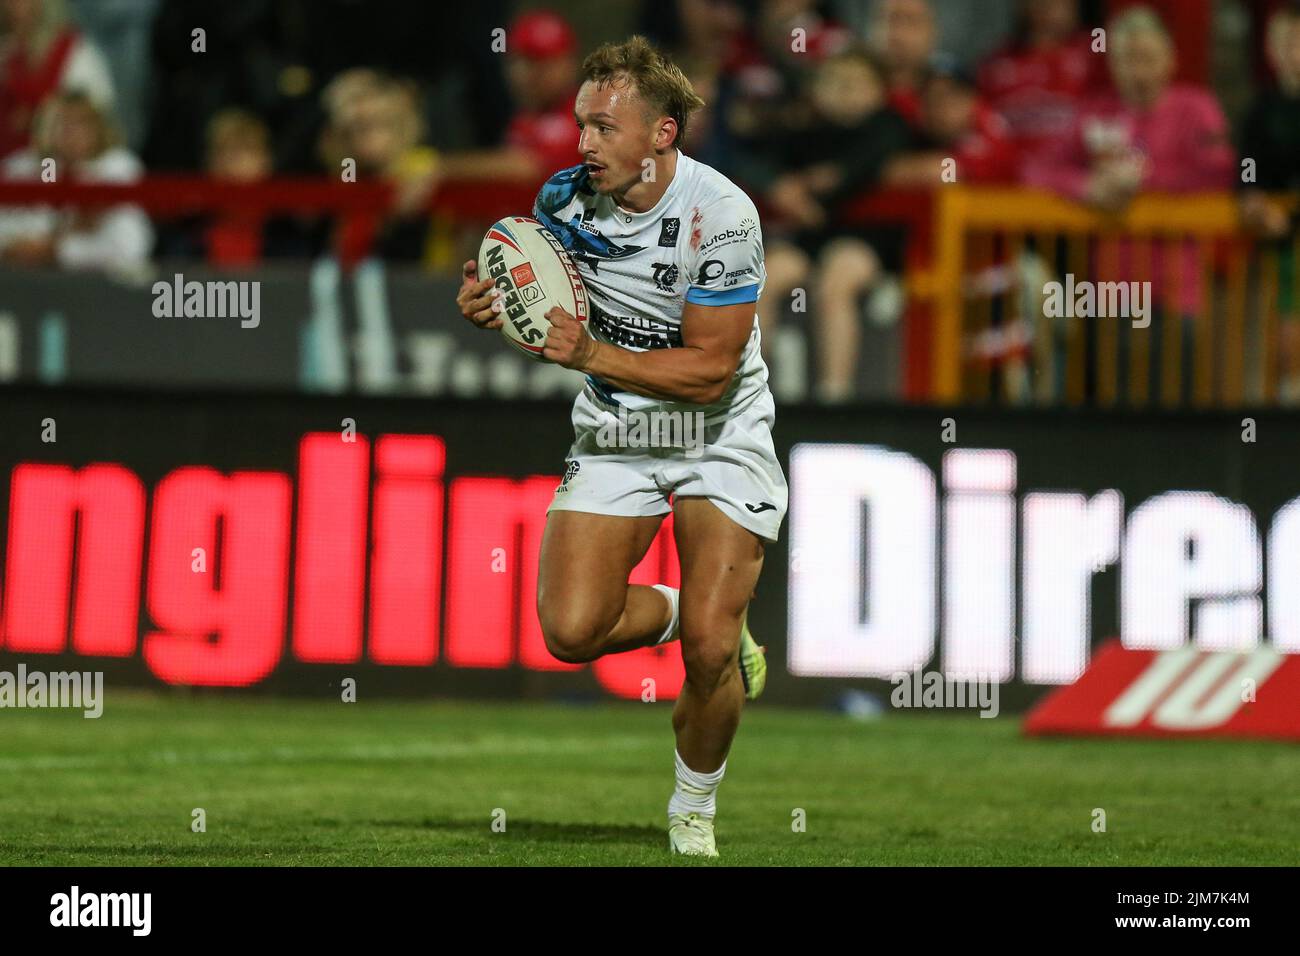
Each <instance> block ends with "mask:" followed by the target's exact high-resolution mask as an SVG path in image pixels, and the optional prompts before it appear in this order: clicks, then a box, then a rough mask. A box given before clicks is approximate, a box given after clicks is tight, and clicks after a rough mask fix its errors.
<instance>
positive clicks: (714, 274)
mask: <svg viewBox="0 0 1300 956" xmlns="http://www.w3.org/2000/svg"><path fill="white" fill-rule="evenodd" d="M726 271H727V267H726V266H725V265H723V264H722V260H721V259H709V260H708V261H707V262H705V263H704V265H702V266H700V281H701V282H712V281H713V280H714V279H717V278H719V277H720V276H721V275H722V274H723V273H724V272H726Z"/></svg>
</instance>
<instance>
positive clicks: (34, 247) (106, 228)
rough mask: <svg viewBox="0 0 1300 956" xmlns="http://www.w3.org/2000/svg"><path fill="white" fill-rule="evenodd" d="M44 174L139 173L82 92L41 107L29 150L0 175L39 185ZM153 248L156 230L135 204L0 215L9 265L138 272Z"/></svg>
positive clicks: (79, 177)
mask: <svg viewBox="0 0 1300 956" xmlns="http://www.w3.org/2000/svg"><path fill="white" fill-rule="evenodd" d="M46 160H52V161H53V165H52V166H49V165H47V163H46ZM46 169H51V170H52V171H53V174H54V176H55V180H56V181H59V182H81V183H134V182H137V181H138V180H139V179H140V178H141V177H142V176H143V175H144V167H143V166H142V165H141V163H140V160H139V159H137V158H136V157H135V155H134V154H132V153H131V152H129V151H128V150H127V149H125V148H124V147H122V146H120V145H118V136H117V132H116V130H115V129H114V127H113V125H112V123H111V121H110V120H109V118H108V117H107V116H105V115H104V113H103V112H102V111H101V110H100V108H99V107H98V106H97V105H96V104H95V102H94V101H93V100H91V99H90V97H88V96H87V95H86V94H84V93H80V92H67V93H57V94H55V96H54V97H53V98H52V99H50V100H48V101H47V102H46V103H45V105H44V106H42V107H41V109H40V112H38V113H37V116H36V123H35V126H34V130H33V142H32V148H30V149H28V150H24V151H22V152H19V153H15V154H14V155H12V156H10V157H9V158H8V159H6V160H5V161H4V163H3V170H2V173H0V174H2V175H3V176H4V178H5V179H8V180H11V181H15V180H16V181H28V182H39V181H42V174H43V172H45V170H46ZM152 246H153V229H152V227H151V226H150V223H149V219H148V217H147V216H146V215H145V214H144V212H143V210H141V209H139V208H138V207H136V206H130V205H119V206H112V207H109V208H107V209H85V210H81V209H54V208H52V207H49V206H35V207H32V206H28V207H24V208H11V209H5V210H3V212H0V259H3V260H5V261H7V262H15V263H19V264H22V265H29V266H47V265H58V266H61V267H63V268H65V269H100V270H103V271H106V272H111V273H123V274H136V273H138V272H139V271H140V270H141V269H143V268H144V267H145V266H146V264H147V262H148V258H149V252H150V250H151V249H152Z"/></svg>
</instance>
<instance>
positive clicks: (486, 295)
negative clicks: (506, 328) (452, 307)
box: [456, 259, 502, 329]
mask: <svg viewBox="0 0 1300 956" xmlns="http://www.w3.org/2000/svg"><path fill="white" fill-rule="evenodd" d="M461 276H462V281H461V284H460V291H459V292H458V293H456V305H457V306H458V307H459V308H460V314H461V315H463V316H465V318H467V319H468V320H469V321H471V322H473V323H474V324H475V325H477V326H478V327H479V328H480V329H499V328H501V321H502V319H501V313H500V312H499V311H497V310H494V309H493V308H492V301H493V298H494V297H493V295H492V286H493V282H492V280H491V279H484V280H483V281H482V282H480V281H479V279H478V263H477V262H475V261H474V260H473V259H468V260H466V262H465V265H464V266H462V267H461Z"/></svg>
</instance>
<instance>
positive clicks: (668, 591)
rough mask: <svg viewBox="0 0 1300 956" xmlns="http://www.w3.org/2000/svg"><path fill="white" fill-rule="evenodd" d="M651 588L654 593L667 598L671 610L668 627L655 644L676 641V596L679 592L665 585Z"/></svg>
mask: <svg viewBox="0 0 1300 956" xmlns="http://www.w3.org/2000/svg"><path fill="white" fill-rule="evenodd" d="M651 587H653V588H654V589H655V590H656V591H661V592H663V595H664V597H666V598H668V603H669V604H670V605H671V606H672V609H673V616H672V620H670V621H669V622H668V626H667V627H666V628H664V632H663V633H662V634H660V635H659V640H657V641H655V643H656V644H667V643H668V642H670V641H675V640H677V621H678V615H677V595H678V593H679V592H678V590H677V588H670V587H669V586H668V585H666V584H652V585H651Z"/></svg>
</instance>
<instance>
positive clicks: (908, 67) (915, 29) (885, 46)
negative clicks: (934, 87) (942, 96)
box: [868, 0, 938, 127]
mask: <svg viewBox="0 0 1300 956" xmlns="http://www.w3.org/2000/svg"><path fill="white" fill-rule="evenodd" d="M868 36H869V37H870V41H871V45H872V47H873V48H874V49H875V51H876V54H877V55H878V56H879V57H880V59H881V62H882V63H883V64H884V68H885V78H886V83H885V85H886V88H887V89H888V91H889V105H890V106H892V107H893V108H894V111H895V112H897V113H898V114H899V115H900V116H902V117H903V119H905V120H907V122H908V123H909V124H911V125H912V126H913V127H919V126H920V123H921V91H922V89H923V87H924V85H925V79H926V77H927V76H928V74H929V69H930V61H931V59H932V58H933V57H934V54H935V49H936V45H937V42H938V40H937V37H938V31H937V29H936V27H935V20H934V10H933V9H932V8H931V6H930V0H879V2H877V4H876V6H875V7H874V8H873V10H872V18H871V26H870V28H869V33H868Z"/></svg>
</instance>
